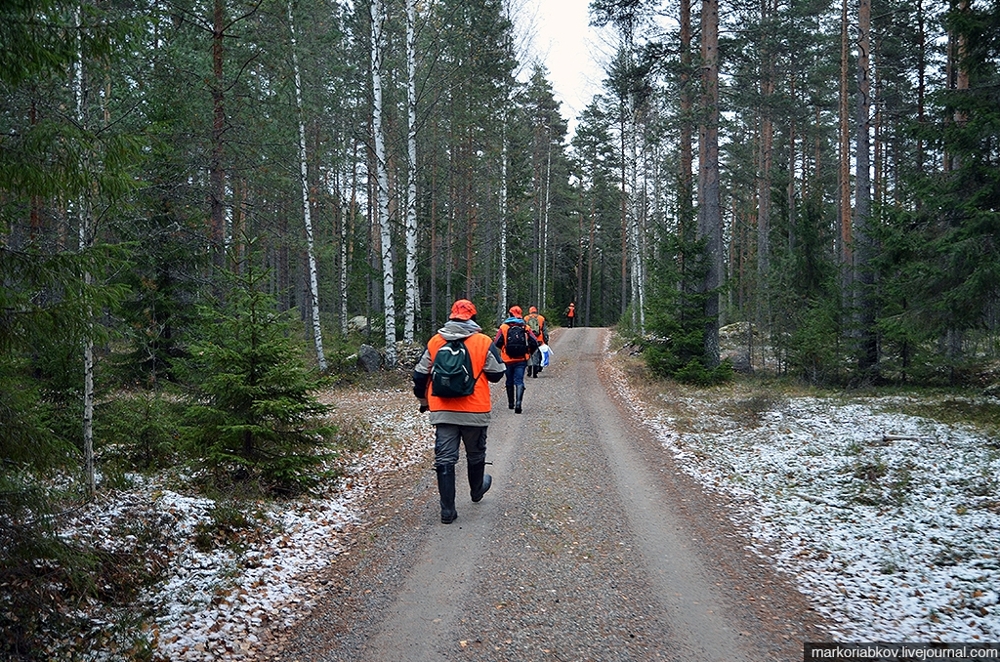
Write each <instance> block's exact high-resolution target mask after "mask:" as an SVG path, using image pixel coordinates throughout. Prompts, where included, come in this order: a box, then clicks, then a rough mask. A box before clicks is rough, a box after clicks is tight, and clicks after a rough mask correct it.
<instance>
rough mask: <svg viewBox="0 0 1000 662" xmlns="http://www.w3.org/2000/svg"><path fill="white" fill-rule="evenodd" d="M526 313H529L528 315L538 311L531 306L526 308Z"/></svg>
mask: <svg viewBox="0 0 1000 662" xmlns="http://www.w3.org/2000/svg"><path fill="white" fill-rule="evenodd" d="M528 312H529V313H537V312H538V309H537V308H535V307H534V306H532V307H531V308H528Z"/></svg>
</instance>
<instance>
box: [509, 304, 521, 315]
mask: <svg viewBox="0 0 1000 662" xmlns="http://www.w3.org/2000/svg"><path fill="white" fill-rule="evenodd" d="M510 314H511V315H513V316H514V317H520V316H521V306H511V307H510Z"/></svg>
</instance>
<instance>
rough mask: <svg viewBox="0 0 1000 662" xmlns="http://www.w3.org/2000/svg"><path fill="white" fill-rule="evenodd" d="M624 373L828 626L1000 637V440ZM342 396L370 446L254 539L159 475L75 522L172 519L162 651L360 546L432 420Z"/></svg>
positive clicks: (218, 649)
mask: <svg viewBox="0 0 1000 662" xmlns="http://www.w3.org/2000/svg"><path fill="white" fill-rule="evenodd" d="M613 363H614V362H613ZM612 374H613V376H614V381H615V383H616V384H617V387H618V389H619V390H620V391H621V392H622V394H623V395H625V396H627V397H624V398H623V400H624V401H625V402H627V403H630V406H632V407H633V408H634V411H635V413H636V415H637V416H638V417H639V418H640V419H642V420H644V421H645V422H646V424H647V425H649V426H650V428H651V429H652V430H654V431H655V433H656V434H657V435H658V436H659V438H660V440H661V441H662V443H663V446H664V448H665V449H666V450H667V451H668V452H671V453H673V454H674V456H675V457H676V458H677V459H678V460H679V462H680V463H681V465H682V466H683V467H684V469H685V471H687V472H689V473H690V474H691V475H692V476H695V477H696V478H697V479H698V480H699V481H701V482H702V483H703V484H704V485H705V486H706V487H707V488H708V489H712V490H719V491H721V492H724V493H725V494H727V495H729V496H730V497H732V498H733V499H734V502H735V503H738V504H739V505H738V506H734V507H733V510H732V512H731V516H732V517H733V519H734V520H736V521H738V522H739V523H740V524H742V525H744V526H745V527H746V528H747V529H748V530H749V531H750V532H751V533H752V535H753V537H754V541H753V549H754V550H755V551H757V552H758V553H760V554H764V555H770V554H772V553H776V557H774V561H775V563H776V564H777V565H778V567H779V568H781V569H782V570H784V571H787V572H789V573H791V574H792V575H793V576H794V577H795V580H796V582H797V583H798V585H799V586H800V588H801V590H802V591H803V592H804V593H806V594H807V595H809V596H811V598H812V600H813V602H814V604H815V606H816V608H817V609H818V610H819V611H821V612H822V613H824V614H826V615H827V616H829V617H830V619H831V620H833V621H834V622H836V623H839V624H840V626H839V629H838V630H837V631H835V632H832V633H831V637H832V638H834V639H837V640H840V641H873V640H883V641H897V640H909V641H918V642H922V641H932V640H942V641H963V642H965V641H997V640H1000V605H998V595H997V591H998V587H1000V562H998V557H997V554H1000V495H998V482H1000V479H998V476H1000V442H998V440H996V439H992V440H990V439H987V438H985V437H983V436H981V435H978V434H976V433H975V432H973V431H971V430H967V429H963V428H959V427H955V426H948V425H942V424H939V423H936V422H934V421H931V420H927V419H922V418H915V417H911V416H903V415H899V414H887V413H881V412H880V411H879V407H882V406H884V404H885V402H886V400H885V399H881V400H879V401H864V400H852V401H845V400H843V399H839V400H837V401H834V400H824V399H819V398H814V397H808V398H790V399H783V398H776V399H774V400H773V401H772V400H768V399H767V398H764V399H763V400H761V399H760V398H759V396H758V400H757V401H751V403H750V404H749V405H748V404H747V400H746V398H745V394H744V395H742V396H741V395H734V394H726V393H722V394H721V395H719V394H718V393H716V395H713V396H712V397H713V398H717V399H716V400H713V401H707V400H706V398H705V394H704V393H698V392H696V391H685V390H683V389H679V388H678V389H676V390H673V391H671V392H670V393H669V395H668V396H667V397H664V396H663V395H662V393H661V392H660V390H657V389H651V388H649V386H648V385H645V386H643V387H636V386H635V385H633V384H630V383H629V382H628V381H627V380H626V378H625V377H624V372H623V370H622V369H620V367H615V368H613V369H612ZM332 397H334V403H335V404H337V405H338V409H340V410H341V414H342V415H343V414H345V413H346V415H348V416H350V417H351V419H352V420H355V421H367V422H368V423H369V424H370V425H369V427H368V428H367V429H368V432H367V433H366V434H368V436H369V437H370V439H371V446H370V448H369V449H368V450H367V451H366V452H364V453H360V454H358V455H357V456H356V457H355V458H352V461H351V465H350V469H349V475H348V477H347V479H346V480H345V481H344V485H343V486H342V487H341V488H340V489H338V490H337V491H334V492H332V493H331V494H329V495H327V497H325V498H322V499H313V500H308V501H302V502H297V503H296V504H295V506H294V507H287V505H286V507H284V508H282V509H278V508H276V507H274V506H265V505H263V504H262V505H261V506H260V510H259V511H258V512H257V513H254V515H253V517H254V519H255V521H257V522H258V525H257V526H256V527H255V530H256V531H258V532H259V535H258V538H257V539H256V540H255V541H254V544H248V545H246V546H245V547H244V548H243V549H242V551H240V547H239V546H224V547H217V548H216V549H214V550H212V551H210V552H200V551H199V550H198V547H197V546H196V545H195V544H194V541H195V540H196V539H197V530H198V526H197V525H198V523H199V522H202V523H204V522H208V521H209V520H210V519H211V518H212V517H213V509H214V508H215V507H216V504H215V503H213V502H211V501H209V500H207V499H202V498H191V497H187V496H183V495H181V494H178V493H176V492H174V491H171V490H169V489H166V488H165V487H164V486H163V485H162V484H157V483H152V482H142V483H140V484H139V486H137V487H136V488H135V489H133V490H130V491H127V492H116V493H112V494H107V495H106V497H105V498H104V499H102V500H101V501H99V502H98V503H96V504H94V505H93V506H92V507H91V508H89V509H87V510H85V511H83V512H81V513H80V514H79V515H78V516H77V518H76V519H75V520H74V524H73V526H72V528H71V529H70V530H67V531H65V532H64V533H65V535H74V536H85V537H93V538H94V539H95V540H96V539H100V535H99V534H100V532H101V531H106V530H108V529H110V528H111V524H110V520H111V519H112V518H121V517H131V518H145V519H146V520H149V519H153V520H156V519H159V521H160V522H161V523H162V524H163V526H165V527H166V528H167V529H168V530H169V532H170V539H171V541H172V542H171V548H170V550H169V555H168V556H169V563H170V566H169V571H168V575H169V577H168V579H167V580H166V581H165V582H164V583H163V584H162V585H161V586H160V588H159V590H158V591H157V592H156V593H155V594H154V595H151V596H149V598H148V600H149V606H150V607H152V608H153V609H154V610H155V611H156V613H158V614H159V616H158V617H157V619H156V626H155V628H154V629H153V630H152V631H150V632H149V633H148V636H149V638H150V640H151V641H152V642H153V644H154V646H155V648H156V650H157V652H158V653H159V654H160V655H161V656H162V658H163V659H169V660H177V661H184V660H192V661H195V660H197V661H208V660H250V659H255V658H257V656H258V655H259V654H260V653H261V645H260V643H259V641H258V639H257V637H258V635H259V628H261V627H266V628H268V629H272V630H273V629H275V628H278V629H281V628H283V627H288V626H290V625H291V624H292V623H294V622H295V620H296V619H298V618H300V617H301V616H303V615H304V614H305V613H307V612H308V610H309V608H310V606H311V604H312V602H313V599H314V596H315V593H316V591H318V590H323V587H322V586H317V585H316V581H315V577H316V573H315V571H317V570H320V569H321V568H323V567H325V566H326V565H328V563H329V562H330V560H331V559H332V558H334V557H335V556H337V555H338V554H342V553H347V551H346V550H347V549H348V547H349V544H350V537H351V530H352V529H353V528H354V527H356V526H358V525H359V524H360V523H361V522H362V521H363V519H364V517H365V515H364V513H363V512H362V511H361V509H360V505H359V504H360V502H361V498H362V497H363V496H364V494H365V493H366V492H367V491H370V490H372V489H374V488H375V486H377V484H378V480H379V475H380V474H382V473H384V472H386V471H390V470H395V469H397V468H400V467H406V466H411V465H413V464H416V463H418V462H421V461H424V460H425V459H426V458H427V454H428V452H429V450H430V449H431V448H432V446H433V430H432V428H431V427H430V426H429V425H428V424H427V419H426V417H424V416H416V415H414V414H415V407H414V401H413V399H412V395H411V394H410V393H409V392H408V391H407V390H405V389H398V390H393V389H383V390H379V391H352V392H351V393H349V394H341V395H340V396H337V395H336V394H335V395H334V396H332ZM727 398H728V399H727ZM741 398H743V399H741ZM727 412H728V413H727ZM127 543H128V541H124V543H122V544H127ZM107 544H111V543H110V542H107ZM94 659H95V660H96V659H100V657H95V658H94Z"/></svg>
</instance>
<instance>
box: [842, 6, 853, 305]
mask: <svg viewBox="0 0 1000 662" xmlns="http://www.w3.org/2000/svg"><path fill="white" fill-rule="evenodd" d="M847 28H848V24H847V0H841V8H840V170H839V172H840V175H839V188H840V208H839V212H840V261H841V266H842V270H843V273H844V297H845V299H846V298H847V297H848V292H849V290H850V287H851V275H852V263H853V257H852V254H851V134H850V122H849V112H848V95H849V93H850V90H849V89H848V87H847V70H848V66H849V62H848V54H849V49H848V46H849V41H848V29H847Z"/></svg>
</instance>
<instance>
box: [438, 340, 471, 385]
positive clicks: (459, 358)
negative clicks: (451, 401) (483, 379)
mask: <svg viewBox="0 0 1000 662" xmlns="http://www.w3.org/2000/svg"><path fill="white" fill-rule="evenodd" d="M476 379H477V378H476V376H475V374H474V373H473V371H472V357H471V356H469V348H468V347H466V346H465V342H464V341H463V340H449V341H448V342H446V343H445V344H444V345H442V346H441V349H439V350H438V351H437V354H435V355H434V362H433V363H432V364H431V395H433V396H435V397H438V398H463V397H465V396H467V395H472V392H473V391H474V390H476Z"/></svg>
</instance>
